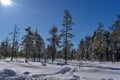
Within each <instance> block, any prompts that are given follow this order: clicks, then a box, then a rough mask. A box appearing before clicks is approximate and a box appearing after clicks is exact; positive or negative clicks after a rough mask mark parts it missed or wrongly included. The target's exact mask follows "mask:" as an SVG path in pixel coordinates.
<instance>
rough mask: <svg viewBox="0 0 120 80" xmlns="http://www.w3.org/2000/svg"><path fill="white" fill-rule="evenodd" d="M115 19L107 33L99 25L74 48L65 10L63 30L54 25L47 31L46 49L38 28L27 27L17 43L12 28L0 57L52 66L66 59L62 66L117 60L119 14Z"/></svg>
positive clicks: (16, 32) (119, 53)
mask: <svg viewBox="0 0 120 80" xmlns="http://www.w3.org/2000/svg"><path fill="white" fill-rule="evenodd" d="M117 18H118V19H117V20H116V21H115V22H114V23H113V24H112V25H111V27H109V30H104V29H103V27H104V25H103V24H102V23H101V22H99V23H98V28H97V29H96V30H95V31H94V33H93V35H92V36H85V38H84V39H81V40H80V42H79V44H78V47H77V48H73V45H74V44H73V43H72V41H71V39H72V38H74V37H75V35H74V34H73V33H71V31H72V27H73V25H74V23H73V21H72V16H71V14H70V12H69V11H68V10H65V11H64V16H63V21H62V26H63V29H61V30H59V29H58V27H57V26H56V25H52V27H51V28H50V30H49V34H50V37H49V38H47V41H48V42H49V44H48V45H47V47H45V42H44V40H43V38H42V36H41V35H40V34H39V32H38V29H36V30H35V31H32V29H31V27H30V26H28V27H27V28H25V31H26V34H25V35H24V36H23V37H22V38H21V40H22V42H21V43H20V42H19V39H18V38H19V29H18V28H17V26H16V25H15V28H14V31H13V32H11V33H10V35H11V36H12V39H10V38H9V37H7V38H6V39H5V40H4V41H2V42H1V44H0V57H1V58H7V57H10V58H11V61H13V60H15V59H16V58H18V57H19V58H25V62H28V61H29V60H32V61H41V59H45V60H47V59H51V61H52V63H53V62H54V60H55V59H56V58H57V59H59V58H60V59H64V60H65V64H67V60H71V61H72V60H79V61H82V60H98V61H100V62H103V61H112V62H115V61H120V15H118V16H117ZM58 32H60V34H58ZM10 35H9V36H10Z"/></svg>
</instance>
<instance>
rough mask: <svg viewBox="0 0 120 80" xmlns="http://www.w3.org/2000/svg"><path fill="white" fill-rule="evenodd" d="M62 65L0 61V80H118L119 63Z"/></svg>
mask: <svg viewBox="0 0 120 80" xmlns="http://www.w3.org/2000/svg"><path fill="white" fill-rule="evenodd" d="M62 63H64V61H63V60H56V61H55V62H54V64H51V63H50V62H47V63H46V66H43V64H42V63H41V62H29V63H24V60H23V59H21V60H20V59H19V60H17V61H15V62H10V61H9V60H0V80H120V63H119V62H118V63H117V62H116V63H114V64H113V63H111V62H104V63H102V64H101V63H99V62H91V61H86V62H83V64H80V63H79V62H78V61H72V62H71V61H69V62H68V65H62ZM79 65H80V66H79Z"/></svg>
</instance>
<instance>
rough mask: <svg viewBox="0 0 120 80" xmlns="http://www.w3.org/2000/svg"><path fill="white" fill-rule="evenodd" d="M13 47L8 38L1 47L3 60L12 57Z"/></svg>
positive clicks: (0, 51)
mask: <svg viewBox="0 0 120 80" xmlns="http://www.w3.org/2000/svg"><path fill="white" fill-rule="evenodd" d="M11 50H12V47H11V45H10V39H9V38H8V37H7V38H6V39H5V40H4V41H2V42H1V45H0V55H1V56H2V57H3V58H6V57H10V53H11Z"/></svg>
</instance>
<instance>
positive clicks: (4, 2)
mask: <svg viewBox="0 0 120 80" xmlns="http://www.w3.org/2000/svg"><path fill="white" fill-rule="evenodd" d="M0 3H1V4H2V5H4V6H11V0H0Z"/></svg>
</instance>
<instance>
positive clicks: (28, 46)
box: [22, 26, 34, 62]
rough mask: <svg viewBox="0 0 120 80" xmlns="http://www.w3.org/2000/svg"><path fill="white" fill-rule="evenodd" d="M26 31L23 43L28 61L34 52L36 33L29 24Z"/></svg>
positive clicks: (26, 60)
mask: <svg viewBox="0 0 120 80" xmlns="http://www.w3.org/2000/svg"><path fill="white" fill-rule="evenodd" d="M25 31H26V32H27V34H26V35H25V36H24V37H23V41H22V45H23V48H24V51H25V53H26V55H25V62H28V59H29V57H30V55H31V54H32V53H33V49H34V48H33V47H34V33H33V32H32V31H31V27H30V26H28V27H27V28H26V29H25Z"/></svg>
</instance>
